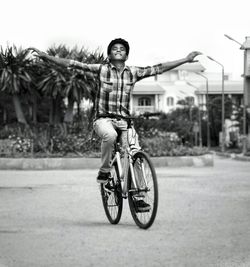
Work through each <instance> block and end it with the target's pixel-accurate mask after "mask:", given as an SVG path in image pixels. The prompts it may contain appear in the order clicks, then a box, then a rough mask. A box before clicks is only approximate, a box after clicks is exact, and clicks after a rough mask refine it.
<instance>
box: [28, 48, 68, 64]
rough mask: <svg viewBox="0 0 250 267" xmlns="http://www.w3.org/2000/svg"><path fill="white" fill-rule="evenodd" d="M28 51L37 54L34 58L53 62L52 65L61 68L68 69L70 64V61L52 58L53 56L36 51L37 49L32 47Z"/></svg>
mask: <svg viewBox="0 0 250 267" xmlns="http://www.w3.org/2000/svg"><path fill="white" fill-rule="evenodd" d="M28 50H31V51H32V52H35V53H36V54H37V55H36V56H37V57H39V58H41V59H44V60H48V61H51V62H54V63H56V64H58V65H61V66H63V67H69V66H70V62H71V60H70V59H67V58H59V57H53V56H50V55H48V54H46V53H44V52H42V51H40V50H38V49H37V48H33V47H32V48H28Z"/></svg>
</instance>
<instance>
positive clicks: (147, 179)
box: [128, 151, 158, 229]
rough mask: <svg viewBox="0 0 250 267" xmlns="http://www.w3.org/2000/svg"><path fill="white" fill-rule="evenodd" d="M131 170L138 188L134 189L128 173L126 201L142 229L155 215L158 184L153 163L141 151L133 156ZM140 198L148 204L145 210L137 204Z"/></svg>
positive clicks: (148, 225) (152, 220)
mask: <svg viewBox="0 0 250 267" xmlns="http://www.w3.org/2000/svg"><path fill="white" fill-rule="evenodd" d="M133 170H134V174H135V179H136V181H137V183H138V185H137V186H138V187H139V189H135V187H134V185H133V181H132V177H131V170H130V171H129V175H128V202H129V208H130V211H131V214H132V217H133V219H134V221H135V223H136V224H137V225H138V226H139V227H140V228H143V229H147V228H149V227H150V226H151V225H152V224H153V222H154V220H155V217H156V213H157V208H158V184H157V177H156V173H155V169H154V166H153V163H152V161H151V159H150V157H149V156H148V154H146V153H145V152H143V151H139V152H137V153H136V154H135V155H134V156H133ZM139 199H142V200H143V201H144V202H145V203H147V204H149V205H150V209H149V210H147V211H141V210H140V208H139V207H138V206H137V203H138V200H139Z"/></svg>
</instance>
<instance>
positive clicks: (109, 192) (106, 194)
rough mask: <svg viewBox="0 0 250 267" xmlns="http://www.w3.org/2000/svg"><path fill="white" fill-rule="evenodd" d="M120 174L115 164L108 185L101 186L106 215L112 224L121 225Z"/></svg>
mask: <svg viewBox="0 0 250 267" xmlns="http://www.w3.org/2000/svg"><path fill="white" fill-rule="evenodd" d="M118 175H119V172H118V167H117V164H116V163H115V164H114V165H113V166H112V168H111V178H110V179H109V181H108V184H106V185H104V184H101V196H102V203H103V207H104V211H105V214H106V216H107V218H108V220H109V222H110V223H111V224H117V223H119V221H120V219H121V215H122V207H123V198H122V189H121V183H120V179H119V178H118Z"/></svg>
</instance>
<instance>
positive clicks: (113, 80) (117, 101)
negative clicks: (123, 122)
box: [70, 60, 163, 118]
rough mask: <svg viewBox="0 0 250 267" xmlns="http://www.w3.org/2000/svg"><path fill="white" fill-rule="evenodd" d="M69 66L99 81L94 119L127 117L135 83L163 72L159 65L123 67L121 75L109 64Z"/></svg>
mask: <svg viewBox="0 0 250 267" xmlns="http://www.w3.org/2000/svg"><path fill="white" fill-rule="evenodd" d="M70 66H72V67H77V68H80V69H82V70H83V71H84V72H86V74H87V75H88V76H92V77H93V78H95V79H98V80H99V89H98V93H97V97H96V103H95V104H96V112H95V117H96V118H98V117H99V116H108V115H109V114H115V115H122V116H125V117H126V116H129V114H130V112H129V109H130V98H131V92H132V90H133V88H134V85H135V83H136V82H138V81H139V80H141V79H144V78H146V77H149V76H154V75H156V74H161V73H162V72H163V70H162V65H161V64H158V65H154V66H150V67H135V66H130V67H128V66H125V67H124V69H123V71H122V72H121V73H120V72H119V71H118V70H117V69H116V67H115V66H114V65H112V64H111V63H107V64H84V63H81V62H78V61H74V60H71V61H70Z"/></svg>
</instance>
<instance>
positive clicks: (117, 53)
mask: <svg viewBox="0 0 250 267" xmlns="http://www.w3.org/2000/svg"><path fill="white" fill-rule="evenodd" d="M109 59H110V60H111V61H112V60H116V61H117V60H119V61H126V60H127V59H128V56H127V53H126V48H125V46H124V45H122V44H114V45H113V46H112V48H111V51H110V55H109Z"/></svg>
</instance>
